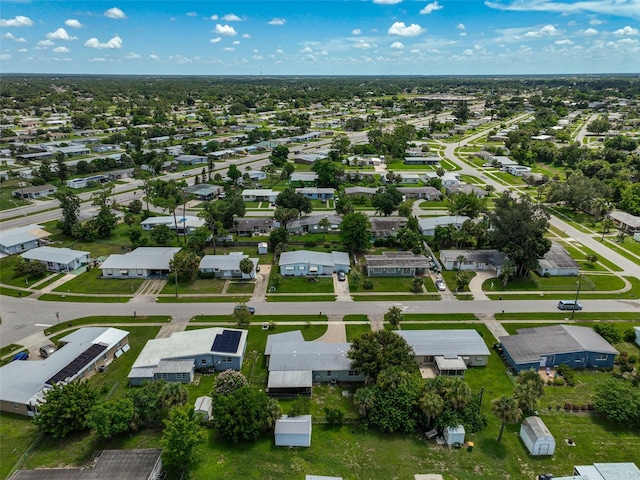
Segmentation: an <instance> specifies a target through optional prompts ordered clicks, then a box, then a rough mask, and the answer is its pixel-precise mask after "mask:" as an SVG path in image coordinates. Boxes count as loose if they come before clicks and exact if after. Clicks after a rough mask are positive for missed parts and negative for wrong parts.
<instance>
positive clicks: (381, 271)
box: [364, 252, 430, 277]
mask: <svg viewBox="0 0 640 480" xmlns="http://www.w3.org/2000/svg"><path fill="white" fill-rule="evenodd" d="M364 261H365V265H366V269H367V276H369V277H415V276H416V275H423V274H424V273H425V272H426V271H427V269H428V268H429V266H430V261H429V259H428V258H427V257H425V256H424V255H416V254H415V253H413V252H382V255H365V256H364Z"/></svg>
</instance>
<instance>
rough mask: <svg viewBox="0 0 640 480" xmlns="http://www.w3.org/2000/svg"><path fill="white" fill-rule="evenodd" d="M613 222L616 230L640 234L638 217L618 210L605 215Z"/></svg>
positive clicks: (639, 218)
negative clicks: (616, 227)
mask: <svg viewBox="0 0 640 480" xmlns="http://www.w3.org/2000/svg"><path fill="white" fill-rule="evenodd" d="M607 217H609V218H610V219H611V220H613V221H614V222H615V224H616V225H617V226H618V228H619V229H620V230H622V231H624V232H627V233H631V234H633V233H636V232H640V217H636V216H635V215H631V214H630V213H627V212H622V211H620V210H613V211H611V212H609V213H608V214H607Z"/></svg>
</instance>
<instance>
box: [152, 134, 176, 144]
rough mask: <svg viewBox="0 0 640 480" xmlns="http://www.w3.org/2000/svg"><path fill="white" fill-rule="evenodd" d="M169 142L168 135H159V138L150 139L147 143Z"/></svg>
mask: <svg viewBox="0 0 640 480" xmlns="http://www.w3.org/2000/svg"><path fill="white" fill-rule="evenodd" d="M169 140H171V137H170V136H169V135H161V136H159V137H151V138H149V139H148V140H147V141H148V142H149V143H162V142H168V141H169Z"/></svg>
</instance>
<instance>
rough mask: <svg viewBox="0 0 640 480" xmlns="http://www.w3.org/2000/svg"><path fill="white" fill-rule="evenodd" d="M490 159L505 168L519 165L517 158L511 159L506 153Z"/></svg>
mask: <svg viewBox="0 0 640 480" xmlns="http://www.w3.org/2000/svg"><path fill="white" fill-rule="evenodd" d="M490 161H491V163H493V164H495V165H497V166H498V167H499V168H500V169H503V170H506V169H507V167H510V166H513V165H518V162H516V161H515V160H511V159H510V158H509V157H505V156H504V155H495V156H493V157H491V160H490Z"/></svg>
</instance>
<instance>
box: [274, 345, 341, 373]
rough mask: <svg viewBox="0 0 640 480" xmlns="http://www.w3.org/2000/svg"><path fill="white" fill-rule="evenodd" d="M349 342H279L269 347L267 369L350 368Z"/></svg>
mask: <svg viewBox="0 0 640 480" xmlns="http://www.w3.org/2000/svg"><path fill="white" fill-rule="evenodd" d="M349 348H351V344H349V343H325V342H300V343H279V344H278V345H277V346H275V347H273V348H272V349H271V356H270V358H269V371H270V372H271V371H279V370H285V371H292V370H336V371H338V370H340V371H344V370H350V369H351V359H350V358H347V352H348V351H349Z"/></svg>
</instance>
